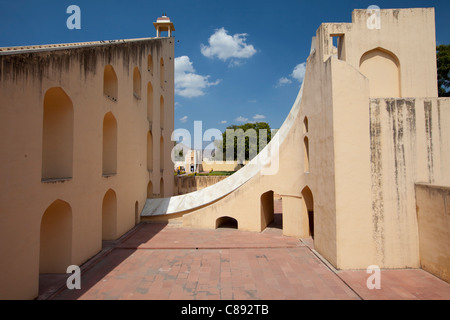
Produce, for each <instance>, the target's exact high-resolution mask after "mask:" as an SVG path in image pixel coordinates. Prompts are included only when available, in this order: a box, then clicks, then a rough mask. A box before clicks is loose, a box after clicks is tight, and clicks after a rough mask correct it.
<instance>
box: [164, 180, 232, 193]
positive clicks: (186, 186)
mask: <svg viewBox="0 0 450 320" xmlns="http://www.w3.org/2000/svg"><path fill="white" fill-rule="evenodd" d="M227 177H229V176H176V177H174V179H175V183H174V190H173V194H174V196H179V195H182V194H186V193H189V192H194V191H197V190H201V189H204V188H206V187H209V186H212V185H213V184H216V183H217V182H219V181H222V180H223V179H225V178H227Z"/></svg>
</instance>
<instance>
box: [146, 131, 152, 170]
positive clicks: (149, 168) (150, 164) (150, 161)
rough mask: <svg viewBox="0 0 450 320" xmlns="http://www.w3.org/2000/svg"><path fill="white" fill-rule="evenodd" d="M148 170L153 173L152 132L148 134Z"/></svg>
mask: <svg viewBox="0 0 450 320" xmlns="http://www.w3.org/2000/svg"><path fill="white" fill-rule="evenodd" d="M147 170H148V171H149V172H151V171H153V135H152V132H151V131H149V132H148V133H147Z"/></svg>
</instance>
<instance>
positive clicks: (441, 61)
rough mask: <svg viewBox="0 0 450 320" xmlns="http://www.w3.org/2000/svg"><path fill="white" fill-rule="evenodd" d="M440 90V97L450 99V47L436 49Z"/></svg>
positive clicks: (441, 46) (444, 46) (443, 46)
mask: <svg viewBox="0 0 450 320" xmlns="http://www.w3.org/2000/svg"><path fill="white" fill-rule="evenodd" d="M436 58H437V74H438V89H439V96H440V97H450V79H449V74H450V45H440V46H437V47H436Z"/></svg>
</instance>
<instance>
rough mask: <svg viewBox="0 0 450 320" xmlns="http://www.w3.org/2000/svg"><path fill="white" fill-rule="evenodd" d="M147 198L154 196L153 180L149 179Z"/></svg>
mask: <svg viewBox="0 0 450 320" xmlns="http://www.w3.org/2000/svg"><path fill="white" fill-rule="evenodd" d="M147 198H148V199H151V198H153V183H152V182H151V181H149V182H148V185H147Z"/></svg>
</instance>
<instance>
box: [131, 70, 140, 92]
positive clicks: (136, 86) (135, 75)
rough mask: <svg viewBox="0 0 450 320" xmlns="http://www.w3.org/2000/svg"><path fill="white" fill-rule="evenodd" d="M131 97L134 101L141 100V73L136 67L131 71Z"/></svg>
mask: <svg viewBox="0 0 450 320" xmlns="http://www.w3.org/2000/svg"><path fill="white" fill-rule="evenodd" d="M133 95H134V97H135V98H136V99H141V73H140V72H139V68H138V67H135V68H134V70H133Z"/></svg>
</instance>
